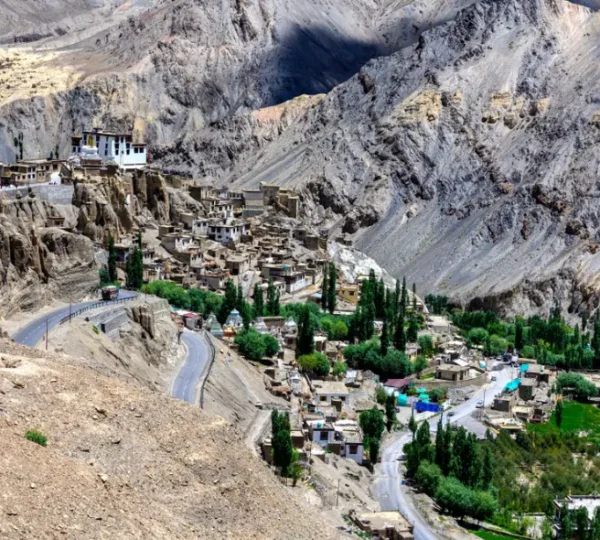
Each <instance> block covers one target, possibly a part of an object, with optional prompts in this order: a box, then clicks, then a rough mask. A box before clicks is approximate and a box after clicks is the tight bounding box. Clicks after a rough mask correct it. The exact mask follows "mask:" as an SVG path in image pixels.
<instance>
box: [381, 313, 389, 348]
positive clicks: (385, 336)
mask: <svg viewBox="0 0 600 540" xmlns="http://www.w3.org/2000/svg"><path fill="white" fill-rule="evenodd" d="M379 341H380V350H379V352H380V353H381V356H385V355H386V354H387V353H388V348H389V346H390V333H389V329H388V324H387V321H386V320H385V319H384V321H383V328H382V330H381V338H380V340H379Z"/></svg>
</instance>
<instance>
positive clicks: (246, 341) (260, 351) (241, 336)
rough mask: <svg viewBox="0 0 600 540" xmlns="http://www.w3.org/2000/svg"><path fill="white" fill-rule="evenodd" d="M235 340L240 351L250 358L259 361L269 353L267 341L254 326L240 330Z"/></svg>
mask: <svg viewBox="0 0 600 540" xmlns="http://www.w3.org/2000/svg"><path fill="white" fill-rule="evenodd" d="M234 342H235V343H236V345H238V347H239V350H240V353H241V354H242V355H244V356H245V357H246V358H247V359H248V360H253V361H255V362H259V361H260V360H262V359H263V358H264V356H265V355H266V354H267V343H266V342H265V340H264V338H263V336H261V335H260V334H259V333H258V332H257V331H256V330H254V328H250V329H249V330H242V331H241V332H239V333H238V334H237V335H236V336H235V339H234ZM278 347H279V344H278Z"/></svg>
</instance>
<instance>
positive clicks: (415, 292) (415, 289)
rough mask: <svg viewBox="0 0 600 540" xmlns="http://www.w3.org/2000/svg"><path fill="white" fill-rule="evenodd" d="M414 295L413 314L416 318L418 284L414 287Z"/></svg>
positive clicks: (414, 284)
mask: <svg viewBox="0 0 600 540" xmlns="http://www.w3.org/2000/svg"><path fill="white" fill-rule="evenodd" d="M412 294H413V297H412V310H413V313H414V314H415V316H416V314H417V284H416V283H413V285H412Z"/></svg>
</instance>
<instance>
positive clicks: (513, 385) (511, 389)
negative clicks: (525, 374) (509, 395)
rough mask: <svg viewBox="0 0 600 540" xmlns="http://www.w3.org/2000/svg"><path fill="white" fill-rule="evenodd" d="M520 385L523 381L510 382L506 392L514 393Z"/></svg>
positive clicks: (505, 388)
mask: <svg viewBox="0 0 600 540" xmlns="http://www.w3.org/2000/svg"><path fill="white" fill-rule="evenodd" d="M520 384H521V379H514V380H513V381H510V382H509V383H508V384H507V385H506V386H505V387H504V390H505V391H507V392H514V391H515V390H516V389H517V388H519V385H520Z"/></svg>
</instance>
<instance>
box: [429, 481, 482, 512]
mask: <svg viewBox="0 0 600 540" xmlns="http://www.w3.org/2000/svg"><path fill="white" fill-rule="evenodd" d="M435 500H436V502H437V503H438V504H439V506H440V508H442V510H444V511H445V512H447V513H449V514H450V515H452V516H455V517H458V518H462V517H464V516H466V515H468V514H469V511H470V510H471V509H472V508H473V504H474V493H473V491H472V490H471V489H469V488H468V487H466V486H465V485H463V484H461V482H460V481H459V480H457V479H456V478H453V477H451V476H450V477H448V478H444V479H443V480H442V481H441V482H440V484H439V486H438V488H437V491H436V492H435Z"/></svg>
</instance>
